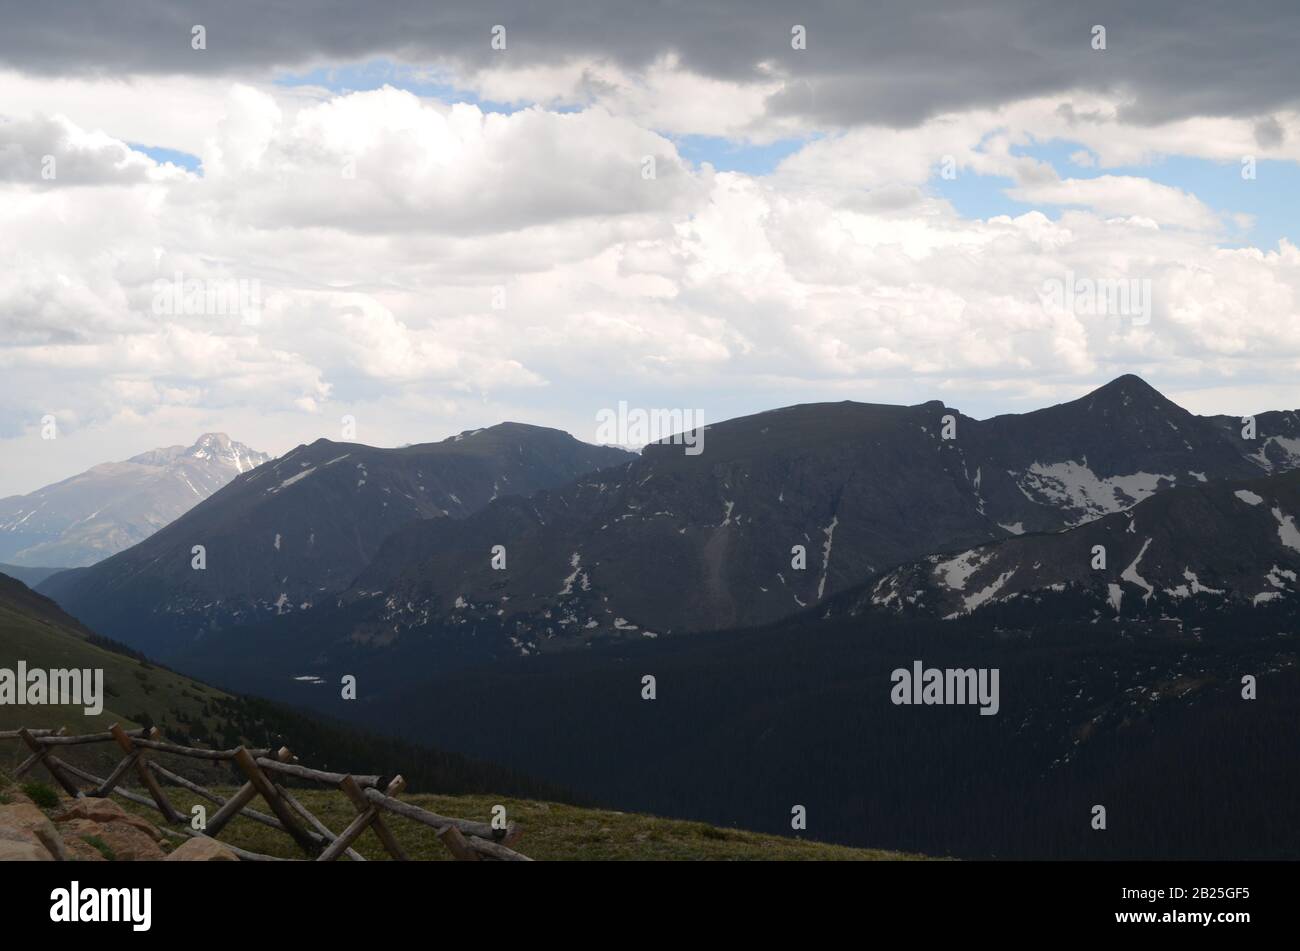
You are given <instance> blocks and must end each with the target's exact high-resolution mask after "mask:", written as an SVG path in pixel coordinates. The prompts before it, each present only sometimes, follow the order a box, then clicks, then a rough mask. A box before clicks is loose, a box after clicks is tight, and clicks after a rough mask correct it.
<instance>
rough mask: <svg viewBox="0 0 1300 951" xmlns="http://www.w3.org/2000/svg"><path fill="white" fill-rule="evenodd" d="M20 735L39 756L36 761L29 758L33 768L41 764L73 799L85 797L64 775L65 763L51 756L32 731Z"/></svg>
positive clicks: (21, 731) (21, 732) (25, 731)
mask: <svg viewBox="0 0 1300 951" xmlns="http://www.w3.org/2000/svg"><path fill="white" fill-rule="evenodd" d="M60 732H62V731H60ZM18 735H19V736H20V737H22V740H23V742H24V743H26V744H27V748H28V749H29V750H31V751H32V752H33V753H35V754H37V756H36V758H35V761H32V760H31V759H30V758H29V760H28V762H30V763H31V764H32V766H35V765H36V763H40V764H41V765H42V766H44V767H45V768H46V769H47V770H49V772H50V775H51V776H53V777H54V779H55V781H56V782H57V783H58V784H59V785H60V786H62V787H63V789H64V792H66V793H67V794H68V795H69V796H71V797H72V798H73V799H80V798H81V797H82V795H83V793H82V791H81V790H80V789H78V788H77V784H76V783H74V782H73V781H72V780H71V779H69V778H68V777H67V776H66V775H65V774H64V772H63V770H62V769H61V768H60V767H61V766H62V765H63V763H62V762H61V761H60V760H59V758H58V757H57V756H52V755H51V754H50V748H49V747H48V746H42V745H41V744H40V742H39V741H38V740H37V739H36V737H34V736H32V734H31V731H30V730H25V729H24V730H19V731H18ZM23 765H24V766H26V765H27V764H26V763H24V764H23ZM29 768H30V767H29Z"/></svg>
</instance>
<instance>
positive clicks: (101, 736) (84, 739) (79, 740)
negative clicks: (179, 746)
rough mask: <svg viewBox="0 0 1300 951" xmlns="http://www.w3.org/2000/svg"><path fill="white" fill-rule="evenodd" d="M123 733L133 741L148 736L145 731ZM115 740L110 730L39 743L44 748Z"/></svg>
mask: <svg viewBox="0 0 1300 951" xmlns="http://www.w3.org/2000/svg"><path fill="white" fill-rule="evenodd" d="M114 726H116V724H114ZM123 732H124V733H126V735H127V736H129V737H131V738H132V739H136V738H137V737H142V736H145V735H146V731H145V730H124V731H123ZM114 739H116V737H115V736H114V735H113V732H112V729H111V728H110V730H109V732H107V733H83V734H81V735H80V736H57V735H55V736H43V737H41V738H40V741H39V742H40V744H41V745H42V746H83V745H85V744H87V743H109V742H112V741H113V740H114Z"/></svg>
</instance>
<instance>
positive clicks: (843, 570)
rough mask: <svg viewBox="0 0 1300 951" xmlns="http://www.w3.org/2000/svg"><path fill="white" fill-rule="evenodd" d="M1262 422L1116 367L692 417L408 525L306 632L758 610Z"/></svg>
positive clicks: (615, 624) (1242, 469)
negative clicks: (1010, 389) (1191, 407)
mask: <svg viewBox="0 0 1300 951" xmlns="http://www.w3.org/2000/svg"><path fill="white" fill-rule="evenodd" d="M1256 427H1257V437H1256V439H1255V440H1253V441H1252V440H1244V439H1242V438H1241V435H1240V432H1239V431H1238V430H1236V429H1233V428H1230V427H1229V426H1228V425H1226V422H1225V421H1224V420H1222V419H1207V418H1203V417H1198V416H1194V415H1192V414H1191V413H1188V412H1187V411H1186V410H1183V409H1182V408H1181V407H1178V406H1177V405H1175V404H1174V403H1172V402H1170V401H1169V400H1167V399H1165V398H1164V397H1163V396H1161V395H1160V394H1159V393H1158V392H1156V391H1155V390H1154V389H1152V388H1151V387H1150V386H1148V385H1147V384H1145V383H1144V382H1142V381H1141V380H1139V379H1138V378H1136V377H1132V376H1128V377H1121V378H1119V379H1117V380H1115V381H1113V382H1112V383H1110V384H1108V385H1106V386H1104V387H1102V388H1100V389H1099V390H1097V391H1095V392H1093V393H1091V394H1089V395H1088V396H1085V397H1083V398H1082V399H1079V400H1075V401H1073V402H1070V403H1065V404H1062V405H1059V406H1054V407H1051V408H1048V409H1043V410H1039V411H1036V412H1032V413H1026V414H1023V415H1013V416H1000V417H996V418H994V419H990V420H986V421H979V420H974V419H970V418H968V417H965V416H962V415H961V414H960V413H959V412H958V411H957V410H953V409H950V408H948V407H945V406H944V405H943V404H942V403H938V402H933V403H926V404H922V405H919V406H882V405H868V404H858V403H848V402H846V403H836V404H816V405H807V406H794V407H789V408H786V409H781V410H774V411H772V412H767V413H761V414H758V415H756V416H750V417H745V418H742V419H735V420H731V421H728V422H724V423H719V424H717V425H714V426H710V427H708V428H707V430H706V432H705V438H704V441H703V446H704V449H703V452H702V453H701V454H700V455H697V456H689V455H686V454H685V453H684V452H683V451H682V448H681V447H680V446H676V445H671V444H667V443H665V444H657V445H652V446H650V447H647V449H646V451H645V452H644V453H643V454H642V456H641V457H640V458H639V459H637V460H635V461H634V462H632V463H631V464H630V465H628V466H626V467H623V468H620V469H618V470H614V471H610V472H604V473H601V474H600V476H599V477H592V478H585V479H580V480H578V481H577V482H575V483H573V484H571V485H568V486H565V487H563V488H561V489H558V490H555V491H549V492H542V493H539V494H537V495H536V496H534V497H532V498H527V499H519V498H517V499H510V500H501V501H498V502H496V503H494V504H492V505H489V506H487V507H486V508H485V509H484V510H483V511H482V512H480V513H478V514H476V515H474V516H472V517H470V518H468V519H465V520H463V521H459V522H454V523H452V522H442V523H433V522H424V523H419V524H415V525H411V526H409V527H408V528H406V529H404V530H403V531H400V532H398V533H396V534H395V535H394V536H393V537H391V538H390V539H388V541H387V542H386V543H385V544H384V546H383V547H382V548H380V549H379V551H378V553H377V554H376V556H375V558H374V559H373V561H372V562H371V563H370V564H369V565H368V566H367V567H366V569H365V571H364V572H363V573H362V574H361V575H360V576H359V577H358V579H357V582H356V584H355V585H354V586H353V587H352V588H351V589H350V590H349V591H348V592H346V593H345V595H344V596H343V597H342V598H341V599H340V602H339V609H338V610H335V609H333V608H330V609H328V610H325V611H323V612H322V615H321V617H320V618H319V623H320V630H321V632H322V634H321V641H323V640H324V639H325V638H326V637H327V636H328V637H333V638H336V639H337V642H338V643H346V644H348V645H357V644H371V645H380V644H389V643H392V642H394V641H396V640H401V639H403V638H415V639H417V640H422V639H434V640H438V641H440V642H442V643H443V644H444V645H445V646H446V648H447V649H448V650H450V651H461V650H471V651H476V652H479V653H483V652H488V653H491V652H493V651H501V650H504V651H507V652H513V653H529V652H535V651H537V650H545V649H547V648H548V647H557V646H572V645H573V644H575V643H582V642H584V641H586V640H589V639H592V638H594V637H610V636H614V637H628V636H630V637H651V636H657V635H659V634H664V633H670V632H671V633H676V632H682V631H690V630H705V629H714V628H724V627H743V626H752V625H757V624H763V623H766V622H770V621H773V620H775V619H778V618H780V617H783V616H786V615H789V614H792V613H795V612H797V611H799V610H801V609H804V608H806V607H808V606H811V605H814V604H817V603H818V602H821V601H824V600H826V599H829V598H831V597H833V596H834V595H836V594H837V593H839V592H841V591H843V590H845V589H847V588H849V587H850V586H852V585H854V584H857V583H860V582H861V581H862V580H863V579H865V578H867V577H870V576H872V575H874V574H876V573H877V572H879V571H881V570H882V569H885V568H888V567H890V566H893V565H897V564H900V563H906V562H908V561H913V560H916V559H918V558H921V557H924V556H926V555H930V554H932V553H936V552H945V551H961V550H964V549H968V548H971V547H974V546H977V545H980V544H984V543H987V542H993V541H999V540H1003V539H1009V538H1015V537H1017V536H1020V535H1022V534H1025V535H1028V534H1030V533H1036V532H1058V531H1061V530H1064V529H1068V528H1070V527H1073V526H1078V525H1082V524H1085V523H1087V522H1089V521H1091V520H1094V519H1097V518H1100V517H1104V516H1107V515H1113V514H1115V513H1119V512H1121V511H1123V510H1125V509H1127V508H1129V507H1131V506H1132V505H1134V504H1136V503H1138V502H1141V501H1143V500H1146V499H1149V498H1151V497H1153V496H1154V495H1156V493H1158V492H1160V491H1161V490H1164V489H1170V488H1174V487H1179V486H1198V485H1204V484H1207V483H1209V482H1211V481H1213V480H1222V479H1244V478H1250V477H1252V476H1259V475H1260V474H1262V473H1263V472H1265V471H1274V470H1281V469H1285V468H1287V467H1291V466H1294V465H1296V464H1297V463H1300V455H1291V454H1289V449H1288V447H1289V446H1290V445H1291V441H1292V440H1294V439H1295V437H1296V435H1298V434H1300V428H1298V426H1297V417H1296V415H1295V414H1294V413H1267V414H1263V415H1261V416H1260V417H1258V419H1257V420H1256ZM946 436H950V437H951V438H945V437H946ZM1261 447H1265V448H1261ZM1268 447H1271V448H1268ZM1262 452H1266V453H1271V454H1269V455H1267V457H1266V458H1265V457H1264V456H1261V455H1260V454H1261V453H1262ZM493 545H501V546H504V548H505V550H506V552H507V555H508V558H507V562H506V566H505V568H504V570H502V569H500V568H499V567H495V566H494V565H493V563H492V559H491V557H490V550H491V548H492V546H493ZM796 546H798V547H796ZM800 549H802V551H800ZM331 612H332V613H331ZM327 631H328V632H329V633H328V635H326V634H325V633H324V632H327ZM318 646H320V642H319V641H318Z"/></svg>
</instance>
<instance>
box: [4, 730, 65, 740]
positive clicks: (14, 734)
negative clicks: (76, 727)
mask: <svg viewBox="0 0 1300 951" xmlns="http://www.w3.org/2000/svg"><path fill="white" fill-rule="evenodd" d="M22 732H23V731H22V730H0V740H17V739H21V738H22ZM27 732H28V733H30V734H31V735H32V736H34V737H37V738H38V739H39V738H40V737H42V736H53V735H54V733H55V732H56V731H54V730H28V731H27Z"/></svg>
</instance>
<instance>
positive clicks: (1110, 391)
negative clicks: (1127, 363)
mask: <svg viewBox="0 0 1300 951" xmlns="http://www.w3.org/2000/svg"><path fill="white" fill-rule="evenodd" d="M1098 396H1110V397H1121V398H1122V397H1125V396H1127V397H1129V398H1130V399H1131V398H1133V397H1149V396H1154V397H1157V398H1159V399H1162V400H1163V399H1165V395H1164V394H1163V393H1161V392H1160V391H1159V390H1157V389H1156V388H1155V387H1154V386H1152V385H1151V384H1150V383H1148V382H1147V381H1146V380H1144V379H1142V377H1140V376H1138V375H1136V374H1134V373H1125V374H1124V375H1123V376H1117V377H1115V379H1113V380H1111V381H1110V382H1109V383H1106V384H1104V385H1103V386H1099V387H1097V389H1095V390H1093V391H1092V392H1091V393H1089V394H1088V397H1098Z"/></svg>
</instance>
